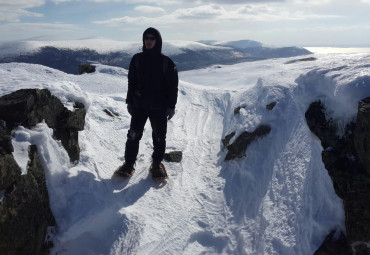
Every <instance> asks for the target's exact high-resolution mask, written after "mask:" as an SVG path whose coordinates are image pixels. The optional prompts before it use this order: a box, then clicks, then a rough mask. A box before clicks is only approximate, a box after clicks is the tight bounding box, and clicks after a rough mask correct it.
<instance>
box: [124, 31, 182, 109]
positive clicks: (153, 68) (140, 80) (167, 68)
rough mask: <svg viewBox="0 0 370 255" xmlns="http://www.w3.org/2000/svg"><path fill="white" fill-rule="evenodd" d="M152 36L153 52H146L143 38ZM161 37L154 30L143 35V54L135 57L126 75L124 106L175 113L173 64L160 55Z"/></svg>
mask: <svg viewBox="0 0 370 255" xmlns="http://www.w3.org/2000/svg"><path fill="white" fill-rule="evenodd" d="M147 34H151V35H154V36H155V38H156V43H155V46H154V47H153V49H150V50H149V49H146V48H145V42H144V38H145V36H146V35H147ZM161 52H162V37H161V34H160V33H159V31H158V30H156V29H155V28H148V29H147V30H145V31H144V33H143V52H141V53H137V54H135V55H134V56H133V57H132V59H131V62H130V68H129V72H128V91H127V98H126V103H127V104H129V105H131V106H133V107H134V108H140V109H144V110H166V109H167V108H171V109H175V106H176V102H177V91H178V74H177V69H176V65H175V64H174V63H173V61H172V60H171V59H170V58H169V57H167V56H165V55H163V54H162V53H161Z"/></svg>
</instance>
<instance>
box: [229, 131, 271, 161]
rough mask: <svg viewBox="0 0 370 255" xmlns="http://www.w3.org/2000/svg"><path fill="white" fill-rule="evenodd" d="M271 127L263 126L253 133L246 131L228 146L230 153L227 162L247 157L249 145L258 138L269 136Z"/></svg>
mask: <svg viewBox="0 0 370 255" xmlns="http://www.w3.org/2000/svg"><path fill="white" fill-rule="evenodd" d="M270 131H271V127H270V126H268V125H261V126H259V127H257V128H256V130H255V131H253V132H248V131H244V132H243V133H241V134H240V136H239V137H238V138H236V139H235V141H234V142H233V143H232V144H230V145H227V147H226V148H227V150H228V153H227V155H226V158H225V160H231V159H236V158H242V157H243V156H244V155H245V151H246V150H247V147H248V145H249V144H250V143H251V142H253V141H254V140H256V139H257V138H259V137H261V136H264V135H267V134H268V133H270Z"/></svg>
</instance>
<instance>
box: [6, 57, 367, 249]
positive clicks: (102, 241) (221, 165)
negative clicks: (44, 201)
mask: <svg viewBox="0 0 370 255" xmlns="http://www.w3.org/2000/svg"><path fill="white" fill-rule="evenodd" d="M316 57H317V60H316V61H310V62H299V61H297V62H294V64H285V62H286V60H266V61H258V62H249V63H241V64H237V65H232V66H217V68H216V67H211V68H207V69H201V70H194V71H187V72H181V73H180V74H179V77H180V80H181V82H180V87H179V99H178V105H177V107H176V115H175V116H174V118H173V119H172V120H171V121H170V122H169V126H168V136H167V137H168V144H167V149H168V150H181V151H183V160H182V162H181V163H165V165H166V168H167V170H168V174H169V180H168V182H167V184H165V185H157V184H156V183H154V182H153V181H152V180H151V178H150V175H149V173H148V168H149V165H150V158H151V152H152V142H151V128H150V125H149V124H148V125H147V126H146V130H145V132H144V136H143V139H142V141H141V144H140V151H139V156H138V161H137V164H136V169H137V170H136V172H135V174H134V176H133V177H132V178H131V179H129V180H126V181H117V180H114V179H112V178H111V177H112V174H113V171H114V170H115V169H116V168H117V167H118V165H120V164H121V163H122V161H123V155H124V146H125V140H126V135H127V131H128V128H129V121H130V118H129V114H128V113H127V111H126V106H125V97H126V91H127V71H126V70H125V69H122V68H115V67H109V66H103V65H98V66H97V72H96V73H93V74H84V75H81V76H74V75H69V74H65V73H63V72H60V71H57V70H54V69H51V68H47V67H44V66H40V65H32V64H20V63H9V64H0V76H1V77H2V79H1V80H0V95H5V94H7V93H10V92H12V91H15V90H18V89H21V88H47V89H49V90H50V91H51V93H52V94H54V95H55V96H57V97H58V98H59V99H60V100H61V101H62V102H63V103H64V104H65V105H67V106H68V105H70V104H71V102H73V101H79V102H82V103H84V105H85V107H86V108H87V109H88V112H87V116H86V124H85V130H84V131H81V132H80V134H79V143H80V148H81V156H80V158H81V159H80V161H79V162H78V164H76V165H70V163H69V159H68V155H67V153H66V152H65V151H64V149H63V147H62V146H61V145H60V142H58V141H55V140H54V138H53V136H52V130H50V128H49V127H47V125H46V124H45V123H40V124H39V125H37V126H36V127H35V128H34V129H32V130H28V129H25V128H23V127H20V128H19V129H18V130H17V131H16V132H15V134H14V138H13V145H14V147H15V152H14V156H15V158H16V159H17V162H18V163H19V165H20V166H23V169H24V164H25V162H24V157H26V152H27V149H26V148H27V146H28V145H29V144H31V143H32V144H36V145H37V146H38V148H39V150H40V152H41V155H42V161H43V165H44V167H45V169H46V172H47V173H46V174H47V185H48V189H49V195H50V201H51V209H52V211H53V214H54V216H55V218H56V221H57V224H58V230H57V233H56V236H55V240H54V242H55V247H54V248H53V250H52V254H312V253H313V252H314V251H315V250H316V249H317V248H318V247H319V246H320V245H321V243H322V242H323V240H324V238H325V236H326V235H327V234H328V233H329V232H330V231H331V230H333V229H342V230H343V229H344V212H343V207H342V201H341V200H340V199H339V198H338V197H337V195H336V194H335V192H334V189H333V185H332V182H331V180H330V178H329V176H328V174H327V172H326V170H325V168H324V166H323V163H322V162H321V150H322V147H321V145H320V141H319V140H318V139H317V138H316V137H315V136H314V135H313V134H312V133H311V132H310V131H309V129H308V127H307V124H306V122H305V119H304V113H305V111H306V109H307V107H308V105H309V104H310V103H311V102H312V101H314V100H317V99H321V100H322V101H323V102H325V104H326V105H327V107H328V109H329V110H330V111H331V112H332V116H333V117H334V119H335V121H337V122H338V123H343V124H344V123H345V122H347V121H349V120H351V119H352V118H354V117H355V113H356V109H357V102H358V100H360V99H363V98H365V97H367V96H370V78H369V76H368V75H367V70H368V67H369V62H370V55H364V54H347V55H317V56H316ZM271 102H276V106H275V107H274V108H273V109H272V110H267V109H266V105H268V104H270V103H271ZM240 106H242V108H241V110H240V113H239V114H238V115H235V114H234V109H235V108H236V107H240ZM105 109H108V110H109V111H110V112H113V113H116V114H117V117H111V116H109V115H107V114H106V113H105V112H104V110H105ZM260 124H268V125H270V126H271V132H270V133H269V134H268V135H266V136H265V137H263V138H260V139H258V140H257V141H255V142H254V143H253V144H251V145H250V146H249V148H248V149H247V151H246V155H245V157H243V158H241V159H238V160H232V161H228V162H225V161H224V158H225V155H226V153H227V150H226V149H225V148H223V145H222V143H221V139H222V138H224V137H225V136H226V135H227V134H229V133H231V132H236V134H240V133H241V132H243V131H253V130H254V129H255V128H256V127H257V126H258V125H260ZM236 136H237V135H236ZM22 159H23V160H22Z"/></svg>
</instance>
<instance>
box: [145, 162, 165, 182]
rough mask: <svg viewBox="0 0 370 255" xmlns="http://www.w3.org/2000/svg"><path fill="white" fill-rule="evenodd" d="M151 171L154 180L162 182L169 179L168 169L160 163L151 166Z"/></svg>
mask: <svg viewBox="0 0 370 255" xmlns="http://www.w3.org/2000/svg"><path fill="white" fill-rule="evenodd" d="M149 171H150V173H151V174H152V177H153V179H158V180H162V179H167V178H168V175H167V171H166V168H165V167H164V165H163V164H162V163H160V162H159V163H157V162H153V163H152V164H151V166H150V169H149Z"/></svg>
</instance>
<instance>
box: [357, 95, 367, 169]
mask: <svg viewBox="0 0 370 255" xmlns="http://www.w3.org/2000/svg"><path fill="white" fill-rule="evenodd" d="M354 133H355V134H354V145H355V147H356V151H357V153H358V157H359V160H360V162H361V164H362V165H363V166H364V167H365V169H366V171H367V173H368V174H369V175H370V97H369V98H366V99H364V100H361V101H360V102H359V105H358V114H357V121H356V129H355V132H354Z"/></svg>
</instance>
